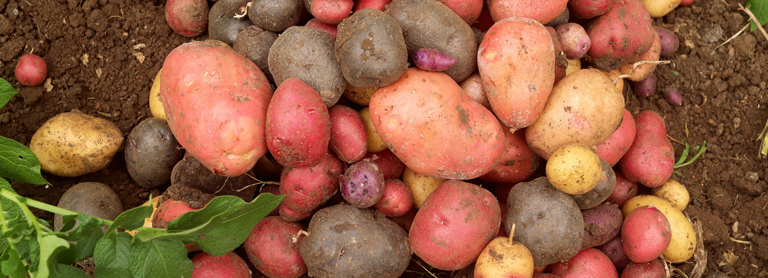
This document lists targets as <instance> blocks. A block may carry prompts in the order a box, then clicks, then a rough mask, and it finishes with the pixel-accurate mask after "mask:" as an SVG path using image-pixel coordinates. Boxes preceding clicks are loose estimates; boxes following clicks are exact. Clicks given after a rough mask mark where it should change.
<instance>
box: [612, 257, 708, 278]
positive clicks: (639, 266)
mask: <svg viewBox="0 0 768 278" xmlns="http://www.w3.org/2000/svg"><path fill="white" fill-rule="evenodd" d="M666 277H667V271H666V268H665V267H664V263H662V262H661V260H659V259H656V260H652V261H650V262H645V263H635V262H630V263H629V264H627V267H626V268H624V271H622V272H621V278H666ZM710 277H711V276H710Z"/></svg>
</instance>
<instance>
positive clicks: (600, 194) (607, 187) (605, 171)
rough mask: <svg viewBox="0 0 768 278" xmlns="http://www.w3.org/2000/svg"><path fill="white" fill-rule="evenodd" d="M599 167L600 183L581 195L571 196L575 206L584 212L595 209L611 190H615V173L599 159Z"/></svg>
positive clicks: (609, 194)
mask: <svg viewBox="0 0 768 278" xmlns="http://www.w3.org/2000/svg"><path fill="white" fill-rule="evenodd" d="M600 165H601V168H602V174H601V175H600V181H598V182H597V185H596V186H595V188H592V190H590V191H588V192H587V193H584V194H581V195H573V200H574V201H576V205H578V206H579V209H581V210H585V209H590V208H593V207H596V206H598V205H600V204H601V203H603V202H604V201H605V200H606V199H608V197H609V196H611V193H613V190H614V189H616V173H615V172H614V171H613V168H612V167H611V165H610V164H608V162H605V160H602V159H600Z"/></svg>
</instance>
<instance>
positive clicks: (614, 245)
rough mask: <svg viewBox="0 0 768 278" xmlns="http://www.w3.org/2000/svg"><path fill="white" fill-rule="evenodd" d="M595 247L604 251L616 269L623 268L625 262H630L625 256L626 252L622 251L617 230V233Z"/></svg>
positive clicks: (625, 264) (622, 247)
mask: <svg viewBox="0 0 768 278" xmlns="http://www.w3.org/2000/svg"><path fill="white" fill-rule="evenodd" d="M596 248H597V249H598V250H600V251H603V253H605V255H606V256H608V258H609V259H611V262H613V266H615V267H616V269H618V270H621V269H624V267H626V266H627V264H629V263H631V262H632V261H631V260H629V258H628V257H627V254H626V253H624V246H622V243H621V232H619V234H618V235H616V237H614V238H612V239H611V240H609V241H608V242H606V243H605V244H603V245H600V246H598V247H596Z"/></svg>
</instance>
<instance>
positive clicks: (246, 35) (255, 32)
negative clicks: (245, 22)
mask: <svg viewBox="0 0 768 278" xmlns="http://www.w3.org/2000/svg"><path fill="white" fill-rule="evenodd" d="M275 40H277V33H275V32H270V31H267V30H263V29H261V28H259V26H249V27H247V28H245V29H243V31H241V32H240V34H238V35H237V38H236V39H235V43H234V44H232V49H234V50H235V51H237V52H239V53H241V54H243V55H245V58H248V59H249V60H251V61H253V63H255V64H256V66H258V67H259V69H260V70H261V71H262V72H263V73H264V75H265V76H267V79H269V81H270V82H274V79H273V78H272V73H271V72H270V71H269V62H268V61H267V57H269V50H270V49H271V48H272V44H274V43H275Z"/></svg>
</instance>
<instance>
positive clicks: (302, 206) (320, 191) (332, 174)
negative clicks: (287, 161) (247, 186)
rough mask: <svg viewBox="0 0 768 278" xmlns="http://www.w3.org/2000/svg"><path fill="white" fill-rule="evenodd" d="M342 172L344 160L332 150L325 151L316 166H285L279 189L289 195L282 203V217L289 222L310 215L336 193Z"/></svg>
mask: <svg viewBox="0 0 768 278" xmlns="http://www.w3.org/2000/svg"><path fill="white" fill-rule="evenodd" d="M341 173H342V166H341V161H340V160H339V159H338V158H337V157H336V155H335V154H333V153H332V152H331V151H330V150H326V153H325V156H324V157H323V159H322V160H321V161H320V163H319V164H317V165H315V166H313V167H299V168H288V167H286V168H283V172H282V174H281V175H280V192H281V193H283V194H285V195H286V196H285V199H283V201H282V203H281V208H280V216H282V217H283V219H285V220H286V221H297V220H301V219H303V218H305V217H307V216H309V213H310V212H312V210H314V209H315V208H317V207H319V206H320V205H322V204H324V203H325V202H327V201H328V199H330V198H331V197H332V196H333V195H334V194H336V192H337V191H338V189H339V175H341ZM283 207H285V208H283ZM296 218H301V219H296Z"/></svg>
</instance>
